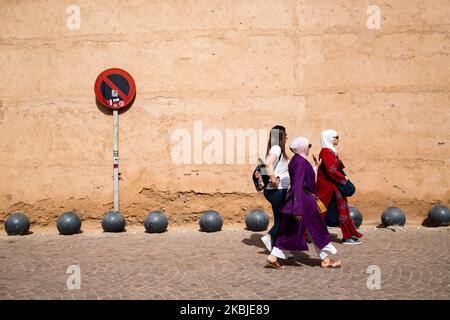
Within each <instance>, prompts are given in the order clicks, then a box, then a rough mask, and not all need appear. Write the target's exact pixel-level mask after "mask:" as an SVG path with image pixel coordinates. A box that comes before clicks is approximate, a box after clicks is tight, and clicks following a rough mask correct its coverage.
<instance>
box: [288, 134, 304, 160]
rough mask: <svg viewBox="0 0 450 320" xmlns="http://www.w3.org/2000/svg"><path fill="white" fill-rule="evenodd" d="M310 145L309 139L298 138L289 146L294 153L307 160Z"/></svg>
mask: <svg viewBox="0 0 450 320" xmlns="http://www.w3.org/2000/svg"><path fill="white" fill-rule="evenodd" d="M308 145H309V141H308V139H306V138H304V137H297V138H295V139H294V140H292V142H291V144H290V145H289V148H290V149H291V151H292V152H294V153H296V154H298V155H299V156H302V157H303V158H305V159H307V158H308V154H309V147H308Z"/></svg>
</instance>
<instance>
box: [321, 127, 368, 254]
mask: <svg viewBox="0 0 450 320" xmlns="http://www.w3.org/2000/svg"><path fill="white" fill-rule="evenodd" d="M320 142H321V144H322V150H321V151H320V154H319V159H322V164H321V165H320V167H319V172H318V174H317V185H316V191H317V196H318V197H319V198H320V200H322V202H323V203H324V204H325V206H327V209H328V210H327V213H331V212H332V211H336V210H337V214H338V217H339V219H338V220H339V226H340V227H341V230H342V237H343V240H342V243H343V244H348V245H358V244H361V243H362V242H361V241H360V239H359V238H361V237H362V234H361V233H359V232H358V231H357V230H356V227H355V224H354V223H353V220H352V218H351V217H350V211H349V207H348V201H347V198H346V197H345V196H344V195H343V194H342V193H341V192H340V191H339V189H338V188H337V186H336V184H338V183H339V184H342V185H345V183H346V182H347V177H346V176H345V173H344V172H343V169H344V168H345V167H344V164H343V163H342V161H341V160H340V159H339V156H338V154H337V150H336V146H337V145H338V143H339V136H338V134H337V132H336V131H335V130H325V131H323V132H322V134H321V136H320ZM336 207H337V208H336ZM324 218H325V216H324Z"/></svg>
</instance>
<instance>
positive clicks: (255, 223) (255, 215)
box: [245, 209, 269, 231]
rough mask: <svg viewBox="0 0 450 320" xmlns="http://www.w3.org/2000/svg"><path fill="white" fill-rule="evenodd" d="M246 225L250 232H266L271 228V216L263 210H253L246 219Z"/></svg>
mask: <svg viewBox="0 0 450 320" xmlns="http://www.w3.org/2000/svg"><path fill="white" fill-rule="evenodd" d="M245 225H246V227H247V229H248V230H252V231H264V230H266V229H267V227H268V226H269V216H268V215H267V213H265V212H264V211H263V210H261V209H256V210H252V211H250V213H249V214H248V215H247V217H245Z"/></svg>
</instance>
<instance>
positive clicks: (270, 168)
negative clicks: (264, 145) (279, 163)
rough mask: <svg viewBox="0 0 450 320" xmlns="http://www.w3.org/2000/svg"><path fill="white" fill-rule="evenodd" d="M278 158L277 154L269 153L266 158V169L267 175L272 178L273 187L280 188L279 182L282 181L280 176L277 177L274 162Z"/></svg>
mask: <svg viewBox="0 0 450 320" xmlns="http://www.w3.org/2000/svg"><path fill="white" fill-rule="evenodd" d="M276 160H277V155H276V154H274V153H269V154H268V155H267V158H266V170H267V175H268V176H269V178H270V181H271V185H272V187H273V188H278V184H279V183H280V181H279V178H277V177H275V169H274V164H275V161H276Z"/></svg>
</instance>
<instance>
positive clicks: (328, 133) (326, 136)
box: [320, 130, 338, 153]
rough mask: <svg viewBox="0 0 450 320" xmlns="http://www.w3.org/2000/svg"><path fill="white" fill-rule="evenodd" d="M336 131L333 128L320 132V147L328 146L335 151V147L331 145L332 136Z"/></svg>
mask: <svg viewBox="0 0 450 320" xmlns="http://www.w3.org/2000/svg"><path fill="white" fill-rule="evenodd" d="M337 135H338V133H337V132H336V131H335V130H325V131H322V133H321V134H320V143H321V144H322V148H328V149H331V150H333V152H335V153H336V152H337V150H336V147H335V146H334V145H333V138H334V137H337Z"/></svg>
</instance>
